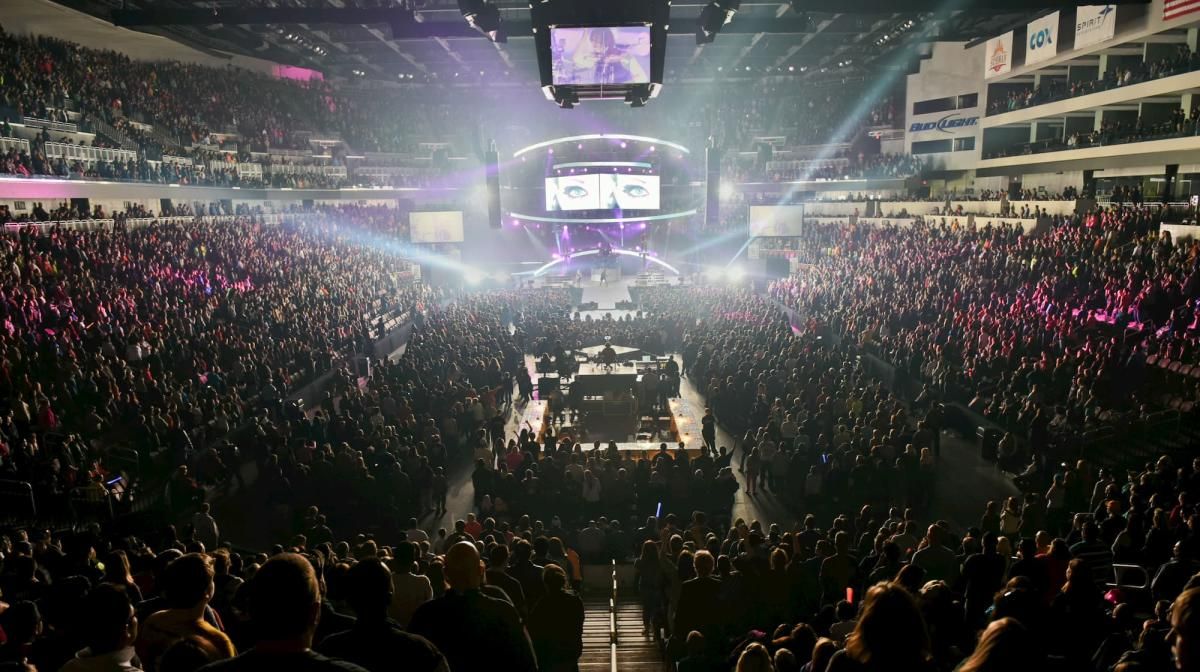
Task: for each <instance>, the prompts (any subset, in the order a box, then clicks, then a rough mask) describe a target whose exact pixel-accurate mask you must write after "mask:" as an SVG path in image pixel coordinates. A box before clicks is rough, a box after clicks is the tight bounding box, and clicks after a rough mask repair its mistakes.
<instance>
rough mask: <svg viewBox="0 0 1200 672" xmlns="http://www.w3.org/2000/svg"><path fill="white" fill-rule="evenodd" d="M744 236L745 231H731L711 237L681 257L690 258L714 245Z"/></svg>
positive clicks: (683, 253) (681, 254)
mask: <svg viewBox="0 0 1200 672" xmlns="http://www.w3.org/2000/svg"><path fill="white" fill-rule="evenodd" d="M744 235H746V232H745V231H744V230H739V229H730V230H728V231H726V232H725V233H722V234H721V235H719V236H709V237H707V238H705V239H704V240H703V241H702V242H700V243H697V244H696V245H693V246H691V247H689V248H688V249H686V250H683V251H682V252H680V253H679V254H680V256H684V257H690V256H692V255H693V254H695V253H697V252H700V251H701V250H706V249H708V248H710V247H712V246H714V245H720V244H722V243H726V242H729V241H731V240H734V239H735V238H739V237H741V236H744Z"/></svg>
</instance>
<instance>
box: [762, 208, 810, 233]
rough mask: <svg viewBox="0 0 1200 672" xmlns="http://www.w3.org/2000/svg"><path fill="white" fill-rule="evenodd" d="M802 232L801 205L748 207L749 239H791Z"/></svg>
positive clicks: (802, 210) (802, 214) (802, 209)
mask: <svg viewBox="0 0 1200 672" xmlns="http://www.w3.org/2000/svg"><path fill="white" fill-rule="evenodd" d="M803 230H804V206H803V205H754V206H750V237H751V238H756V237H793V236H799V235H800V233H801V231H803Z"/></svg>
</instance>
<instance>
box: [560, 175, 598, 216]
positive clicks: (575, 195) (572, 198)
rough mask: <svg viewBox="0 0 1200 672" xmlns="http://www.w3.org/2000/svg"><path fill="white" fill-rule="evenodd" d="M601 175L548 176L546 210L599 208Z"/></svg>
mask: <svg viewBox="0 0 1200 672" xmlns="http://www.w3.org/2000/svg"><path fill="white" fill-rule="evenodd" d="M601 177H602V176H601V175H566V176H563V177H547V178H546V211H547V212H560V211H564V210H599V209H600V178H601Z"/></svg>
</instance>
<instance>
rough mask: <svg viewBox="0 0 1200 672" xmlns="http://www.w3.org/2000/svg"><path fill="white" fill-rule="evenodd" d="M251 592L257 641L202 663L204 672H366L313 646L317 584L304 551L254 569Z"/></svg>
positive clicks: (317, 610)
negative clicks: (234, 653)
mask: <svg viewBox="0 0 1200 672" xmlns="http://www.w3.org/2000/svg"><path fill="white" fill-rule="evenodd" d="M247 588H249V591H250V623H251V626H252V628H253V631H254V634H255V635H256V636H257V638H258V639H257V641H256V642H255V644H254V648H252V649H250V650H249V651H246V652H245V653H243V654H241V655H240V656H237V657H236V658H230V659H229V660H222V661H218V662H215V663H211V664H209V665H205V666H204V667H203V668H201V669H202V672H258V671H259V670H292V671H296V672H368V671H367V670H366V669H364V668H362V667H359V666H358V665H355V664H354V663H349V662H346V661H344V660H334V659H332V658H327V657H325V656H323V655H321V654H319V653H317V652H315V651H313V650H312V644H313V636H314V634H315V633H316V631H317V621H318V620H319V619H320V617H321V588H320V586H319V585H318V584H317V574H316V572H315V571H313V566H312V564H310V563H309V561H308V560H307V559H306V558H305V557H304V556H302V555H298V554H296V553H280V554H279V555H276V556H274V557H272V558H270V559H269V560H267V561H266V562H265V563H263V566H262V567H261V568H259V570H258V572H257V573H255V575H254V578H253V579H252V580H251V581H250V583H249V584H248V586H247Z"/></svg>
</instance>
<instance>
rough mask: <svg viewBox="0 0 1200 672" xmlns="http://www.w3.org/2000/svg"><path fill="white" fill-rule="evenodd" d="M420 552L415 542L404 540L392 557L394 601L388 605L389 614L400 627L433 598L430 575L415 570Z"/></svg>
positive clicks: (406, 624)
mask: <svg viewBox="0 0 1200 672" xmlns="http://www.w3.org/2000/svg"><path fill="white" fill-rule="evenodd" d="M419 553H420V550H419V547H418V546H417V545H416V544H415V543H413V542H411V541H403V542H400V544H399V545H398V546H396V551H395V555H394V557H393V559H392V568H393V572H392V602H391V604H390V605H389V606H388V616H389V617H390V618H392V619H393V620H395V621H396V622H397V623H399V624H400V627H408V622H409V620H410V619H412V615H413V612H415V611H416V610H417V607H419V606H421V605H422V604H425V603H426V602H428V601H430V600H432V599H433V586H432V584H430V583H429V577H427V576H424V575H422V574H417V573H415V572H414V571H413V570H415V569H416V568H417V557H418V555H419Z"/></svg>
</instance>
